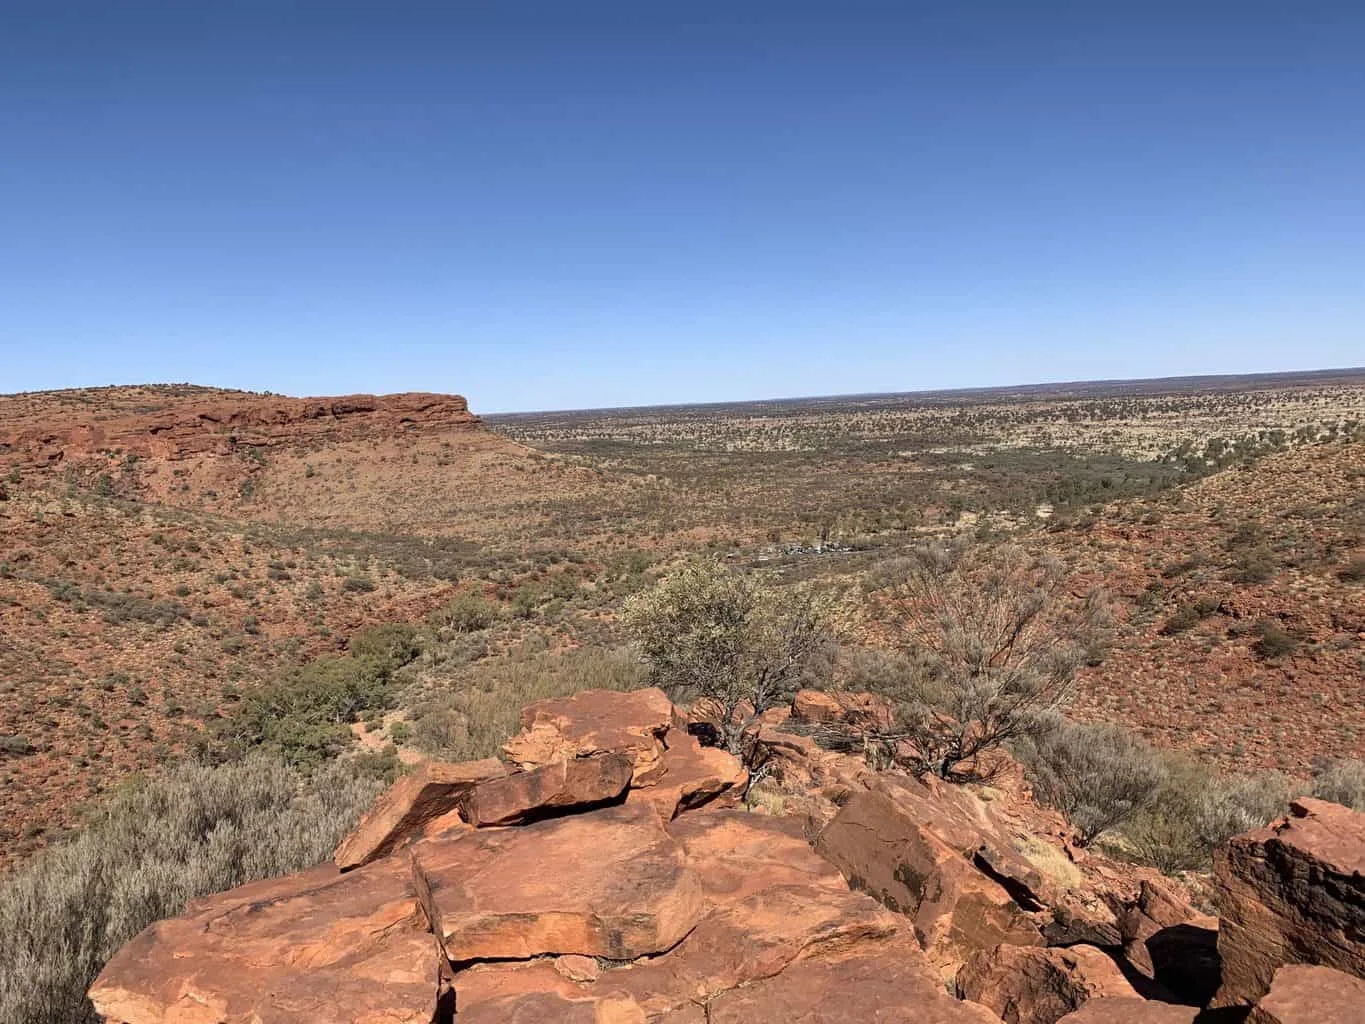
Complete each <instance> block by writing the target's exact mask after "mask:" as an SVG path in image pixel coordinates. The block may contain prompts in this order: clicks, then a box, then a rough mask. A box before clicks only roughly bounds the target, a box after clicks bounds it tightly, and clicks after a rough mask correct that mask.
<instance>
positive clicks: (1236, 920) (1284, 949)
mask: <svg viewBox="0 0 1365 1024" xmlns="http://www.w3.org/2000/svg"><path fill="white" fill-rule="evenodd" d="M1214 876H1215V882H1216V885H1217V900H1218V907H1219V917H1220V918H1221V927H1220V929H1219V933H1218V953H1219V955H1220V956H1221V958H1222V972H1223V982H1222V986H1221V988H1219V990H1218V994H1217V996H1216V998H1215V999H1214V1003H1213V1005H1215V1006H1219V1007H1225V1006H1251V1005H1254V1004H1255V1003H1257V1002H1258V1001H1259V1000H1260V999H1261V997H1262V996H1263V995H1265V994H1266V992H1267V991H1269V989H1270V985H1271V982H1272V980H1273V978H1274V976H1275V972H1276V970H1277V969H1279V968H1280V967H1281V966H1283V965H1285V964H1298V963H1306V964H1320V965H1322V966H1325V967H1334V968H1336V969H1337V970H1339V971H1343V972H1345V973H1347V974H1353V975H1355V976H1357V977H1365V814H1361V813H1359V812H1356V811H1352V810H1349V809H1347V808H1345V807H1341V806H1339V805H1337V804H1331V803H1327V802H1325V801H1322V800H1311V799H1307V798H1305V799H1301V800H1296V801H1294V802H1293V804H1291V805H1290V814H1289V816H1288V817H1286V818H1283V819H1281V820H1279V821H1277V822H1274V823H1273V824H1271V825H1270V826H1268V827H1266V828H1262V829H1256V830H1255V831H1252V832H1248V833H1246V834H1245V835H1241V836H1237V837H1235V838H1233V839H1231V840H1229V841H1228V842H1227V843H1226V844H1224V846H1222V847H1221V848H1220V849H1219V850H1218V851H1217V852H1216V854H1215V856H1214Z"/></svg>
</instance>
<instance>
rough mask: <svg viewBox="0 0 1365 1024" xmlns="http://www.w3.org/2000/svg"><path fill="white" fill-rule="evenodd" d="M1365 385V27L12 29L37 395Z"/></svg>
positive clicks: (1308, 8) (10, 362) (623, 18)
mask: <svg viewBox="0 0 1365 1024" xmlns="http://www.w3.org/2000/svg"><path fill="white" fill-rule="evenodd" d="M1362 363H1365V5H1361V4H1358V3H1350V2H1347V0H1339V2H1337V3H1333V4H1322V3H1313V2H1300V3H1291V2H1289V0H1283V2H1279V3H1263V2H1256V0H1237V2H1226V3H1224V2H1217V3H1215V2H1200V0H1187V2H1184V3H1165V2H1160V0H1146V2H1119V0H1093V2H1073V3H1065V4H1063V3H1055V4H1049V3H1023V2H1016V3H1000V4H984V3H975V4H974V3H970V2H963V3H950V2H943V0H940V2H934V3H909V2H901V3H890V2H887V3H873V2H866V0H841V2H838V3H834V2H829V3H820V4H811V3H804V2H799V0H786V2H781V3H768V2H741V0H728V2H712V0H688V2H662V0H661V2H654V0H630V2H621V3H616V2H610V3H608V2H596V0H574V2H569V0H553V2H544V3H525V2H516V0H498V2H492V0H487V2H475V0H463V2H461V0H447V2H443V3H404V2H386V3H378V2H374V3H368V4H355V3H346V2H343V0H332V2H327V3H298V2H289V0H272V2H269V3H259V4H258V3H243V2H215V3H210V2H207V0H205V2H185V0H177V2H166V3H162V4H150V3H142V2H138V0H119V2H111V0H99V2H91V3H73V2H64V0H38V2H29V0H21V2H14V0H0V392H8V391H15V390H28V389H36V388H49V387H68V386H76V385H87V384H103V383H132V382H142V381H182V380H189V381H194V382H197V383H204V384H214V385H221V386H231V387H243V388H252V389H269V390H273V391H277V392H285V393H291V394H329V393H338V392H350V391H378V392H384V391H396V390H407V389H426V390H440V391H457V392H460V393H463V394H466V395H468V396H469V397H470V399H471V402H472V404H473V406H474V408H475V409H476V410H480V411H488V412H491V411H503V410H514V409H537V408H571V407H585V406H601V405H621V404H646V403H653V402H665V401H703V400H721V399H738V398H759V397H770V396H781V395H806V394H828V393H841V392H856V391H890V390H909V389H916V388H925V387H951V386H971V385H989V384H1008V383H1023V382H1031V381H1047V380H1074V379H1091V378H1099V377H1104V378H1110V377H1138V376H1157V375H1166V374H1179V373H1204V372H1238V371H1255V370H1270V369H1308V368H1321V367H1329V366H1344V365H1359V364H1362Z"/></svg>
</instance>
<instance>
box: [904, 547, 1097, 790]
mask: <svg viewBox="0 0 1365 1024" xmlns="http://www.w3.org/2000/svg"><path fill="white" fill-rule="evenodd" d="M888 568H889V572H890V574H891V579H892V581H893V582H892V585H891V587H890V588H889V596H890V604H889V608H890V611H891V614H892V617H893V619H894V621H895V622H896V624H897V625H898V626H899V629H900V631H901V637H902V646H903V647H904V649H905V652H906V654H907V656H908V657H907V659H906V662H905V665H906V669H905V671H904V672H902V673H900V674H899V676H898V677H897V679H896V680H895V683H894V685H893V686H892V687H891V688H890V689H891V694H890V695H891V696H892V697H893V699H894V700H895V701H896V703H897V723H898V725H897V728H896V729H895V730H894V731H893V732H892V733H890V734H888V735H886V736H884V737H883V739H884V741H885V742H886V743H888V744H890V745H891V747H892V749H893V751H894V758H895V759H896V760H898V761H899V762H900V763H902V764H905V765H906V766H908V767H910V768H912V769H913V770H915V771H917V772H919V773H922V774H927V773H933V774H936V775H939V776H941V777H942V778H945V779H954V778H970V777H981V776H982V775H983V774H985V773H988V772H989V767H990V766H989V764H988V763H987V762H986V761H983V759H982V755H983V754H985V753H987V752H988V751H991V750H993V749H995V748H998V747H1000V746H1002V745H1003V744H1005V743H1007V742H1009V741H1011V740H1015V739H1019V738H1021V737H1024V736H1027V735H1030V734H1034V733H1036V732H1038V731H1039V730H1041V729H1043V728H1045V727H1046V725H1047V723H1048V720H1049V715H1050V714H1051V713H1052V712H1055V711H1057V710H1058V709H1060V708H1062V707H1064V706H1065V705H1066V704H1067V703H1068V702H1069V701H1070V699H1071V695H1072V689H1073V686H1074V682H1075V677H1076V671H1077V669H1078V668H1079V667H1080V666H1081V665H1082V664H1084V663H1085V662H1086V661H1090V660H1094V659H1096V658H1097V657H1098V656H1099V652H1100V651H1101V650H1102V648H1103V644H1104V639H1105V637H1106V635H1107V631H1108V625H1109V615H1108V606H1107V602H1106V601H1105V599H1104V597H1103V595H1102V594H1101V593H1100V592H1098V591H1092V592H1090V593H1087V594H1084V595H1081V596H1075V595H1073V594H1071V593H1070V592H1069V591H1068V589H1067V585H1066V574H1065V571H1064V569H1063V566H1062V564H1061V563H1060V561H1058V560H1057V559H1055V558H1053V557H1051V556H1048V555H1036V554H1031V553H1029V552H1027V551H1025V550H1024V549H1023V548H1020V547H1017V546H1013V545H1011V546H1003V547H986V546H980V545H978V546H973V545H967V544H961V543H959V544H952V545H945V544H933V545H928V546H926V547H924V548H921V549H920V550H918V551H916V552H915V553H914V555H913V556H912V557H910V558H907V559H903V560H900V561H898V562H896V563H894V564H893V565H892V566H890V567H888Z"/></svg>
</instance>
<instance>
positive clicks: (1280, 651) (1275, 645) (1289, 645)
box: [1256, 619, 1299, 658]
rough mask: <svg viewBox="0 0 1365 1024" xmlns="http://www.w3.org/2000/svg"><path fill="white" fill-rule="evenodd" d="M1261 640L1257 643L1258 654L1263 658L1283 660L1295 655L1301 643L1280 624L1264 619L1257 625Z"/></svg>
mask: <svg viewBox="0 0 1365 1024" xmlns="http://www.w3.org/2000/svg"><path fill="white" fill-rule="evenodd" d="M1256 632H1257V633H1259V634H1260V639H1259V640H1257V641H1256V653H1257V654H1259V655H1260V656H1261V657H1262V658H1283V657H1285V656H1286V655H1290V654H1293V653H1294V651H1295V650H1296V649H1297V648H1298V646H1299V642H1298V641H1297V640H1296V639H1294V637H1293V636H1292V635H1291V634H1290V633H1287V632H1286V631H1285V630H1284V628H1283V627H1281V626H1280V625H1279V623H1276V622H1272V621H1270V620H1269V619H1264V620H1262V621H1261V622H1258V623H1257V624H1256Z"/></svg>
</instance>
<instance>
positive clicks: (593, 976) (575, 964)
mask: <svg viewBox="0 0 1365 1024" xmlns="http://www.w3.org/2000/svg"><path fill="white" fill-rule="evenodd" d="M555 970H556V971H558V972H559V973H560V974H561V975H562V976H563V977H565V978H568V979H569V980H570V981H577V982H589V981H596V980H597V979H598V978H600V977H601V976H602V968H600V967H598V966H597V961H596V960H594V959H593V958H592V957H590V956H579V955H578V954H577V953H569V954H568V955H566V956H560V957H556V958H555Z"/></svg>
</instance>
